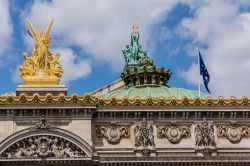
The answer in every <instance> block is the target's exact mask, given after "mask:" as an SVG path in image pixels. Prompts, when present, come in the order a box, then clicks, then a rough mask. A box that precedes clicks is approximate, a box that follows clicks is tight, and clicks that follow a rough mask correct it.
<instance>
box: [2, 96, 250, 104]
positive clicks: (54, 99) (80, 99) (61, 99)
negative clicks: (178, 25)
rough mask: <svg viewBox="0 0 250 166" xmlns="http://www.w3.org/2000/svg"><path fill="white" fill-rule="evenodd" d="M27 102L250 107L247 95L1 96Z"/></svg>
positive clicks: (4, 101) (7, 100) (6, 100)
mask: <svg viewBox="0 0 250 166" xmlns="http://www.w3.org/2000/svg"><path fill="white" fill-rule="evenodd" d="M25 104H31V105H32V104H47V105H48V104H54V105H55V104H85V105H96V106H143V105H144V106H171V107H183V106H184V107H187V106H192V107H193V106H194V107H195V106H197V107H201V106H202V107H203V106H206V107H213V106H215V107H232V106H243V107H249V106H250V100H249V99H248V98H247V97H245V96H244V97H242V98H240V99H237V98H236V97H233V96H232V97H230V98H229V99H225V98H224V97H221V96H220V97H218V98H217V99H214V98H212V97H210V96H208V97H207V98H206V99H200V98H199V97H196V98H194V99H188V98H182V99H177V98H176V97H172V98H164V97H158V98H152V97H148V98H146V99H141V98H139V97H135V98H134V99H128V98H127V97H125V98H122V99H117V98H114V97H111V98H110V99H105V98H104V97H102V96H100V97H95V96H91V95H90V94H85V95H83V96H78V95H77V94H72V95H71V96H65V95H64V94H60V95H58V96H52V95H51V94H49V93H48V94H46V96H39V95H38V94H34V95H33V96H26V95H25V94H21V95H19V96H14V95H7V96H0V105H25Z"/></svg>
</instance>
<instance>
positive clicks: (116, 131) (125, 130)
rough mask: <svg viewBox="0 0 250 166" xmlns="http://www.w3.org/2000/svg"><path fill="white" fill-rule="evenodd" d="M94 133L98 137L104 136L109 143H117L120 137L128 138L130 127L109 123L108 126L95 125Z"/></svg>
mask: <svg viewBox="0 0 250 166" xmlns="http://www.w3.org/2000/svg"><path fill="white" fill-rule="evenodd" d="M96 135H97V136H98V137H99V138H106V139H107V141H108V142H110V143H118V142H119V141H120V140H121V138H122V137H124V138H128V137H129V136H130V128H129V127H128V126H117V125H116V123H111V124H110V125H109V126H97V127H96Z"/></svg>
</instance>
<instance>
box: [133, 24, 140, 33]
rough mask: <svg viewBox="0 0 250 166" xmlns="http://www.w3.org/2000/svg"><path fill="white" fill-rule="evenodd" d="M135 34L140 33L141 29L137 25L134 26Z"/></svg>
mask: <svg viewBox="0 0 250 166" xmlns="http://www.w3.org/2000/svg"><path fill="white" fill-rule="evenodd" d="M133 33H139V27H138V26H137V25H136V26H135V25H134V26H133Z"/></svg>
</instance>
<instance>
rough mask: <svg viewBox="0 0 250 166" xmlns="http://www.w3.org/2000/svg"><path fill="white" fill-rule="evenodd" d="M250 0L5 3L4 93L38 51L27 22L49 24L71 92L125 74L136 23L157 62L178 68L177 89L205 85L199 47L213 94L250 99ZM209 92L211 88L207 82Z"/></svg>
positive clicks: (0, 30) (1, 41) (1, 24)
mask: <svg viewBox="0 0 250 166" xmlns="http://www.w3.org/2000/svg"><path fill="white" fill-rule="evenodd" d="M249 4H250V0H239V1H233V0H203V1H200V0H166V1H162V0H155V1H151V0H137V1H134V0H126V1H125V0H121V1H117V0H107V1H102V0H84V1H82V0H72V1H67V0H50V1H45V0H43V1H20V0H10V1H7V0H1V1H0V18H3V19H1V20H0V94H5V93H8V92H15V88H16V86H17V85H19V84H22V79H21V78H19V76H18V75H19V70H18V67H19V65H20V64H21V63H22V62H23V57H22V55H21V54H22V52H28V53H29V54H31V52H32V48H33V44H34V42H33V41H32V39H31V38H29V36H28V35H27V34H26V20H25V18H26V17H28V18H30V20H31V22H32V23H33V25H34V26H35V28H38V27H42V28H43V29H45V28H46V26H47V24H48V23H49V21H50V19H51V18H52V17H54V18H55V21H54V25H53V27H52V37H53V40H52V45H51V50H52V52H53V53H55V52H57V51H58V52H60V53H61V62H62V64H63V67H64V70H65V73H64V76H63V78H62V84H66V85H67V86H68V87H69V94H71V93H78V94H79V95H82V94H84V93H87V92H91V91H94V90H96V89H98V88H100V87H102V86H104V85H106V84H108V83H110V82H113V81H115V80H117V79H119V77H120V73H121V71H122V69H123V67H124V63H125V62H124V59H123V55H122V52H121V50H122V49H124V48H125V46H126V45H127V44H129V40H130V35H131V31H132V26H133V25H138V26H139V28H140V36H141V38H140V42H141V44H142V45H143V48H144V49H145V50H147V51H148V53H149V55H150V56H151V57H152V58H153V59H154V60H155V63H156V65H157V66H164V67H166V68H168V69H170V70H171V71H172V73H173V74H172V77H171V80H170V86H171V87H182V88H186V89H194V90H197V89H198V78H197V48H199V49H200V50H201V53H202V55H203V58H204V61H205V63H206V65H207V68H208V71H209V73H210V76H211V81H210V83H209V87H210V89H211V92H212V95H213V96H214V97H217V96H225V97H229V96H237V97H241V96H250V95H249V90H250V84H249V81H250V77H249V76H248V73H249V71H250V47H249V46H250V8H249ZM202 91H203V92H205V89H204V88H203V85H202Z"/></svg>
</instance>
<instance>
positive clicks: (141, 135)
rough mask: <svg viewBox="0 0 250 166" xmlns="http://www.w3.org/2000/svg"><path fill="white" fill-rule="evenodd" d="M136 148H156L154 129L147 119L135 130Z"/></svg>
mask: <svg viewBox="0 0 250 166" xmlns="http://www.w3.org/2000/svg"><path fill="white" fill-rule="evenodd" d="M134 134H135V147H140V146H142V147H154V146H155V142H154V129H153V125H152V124H148V123H147V121H146V120H145V119H143V121H142V122H141V123H139V124H137V125H136V126H135V128H134Z"/></svg>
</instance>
